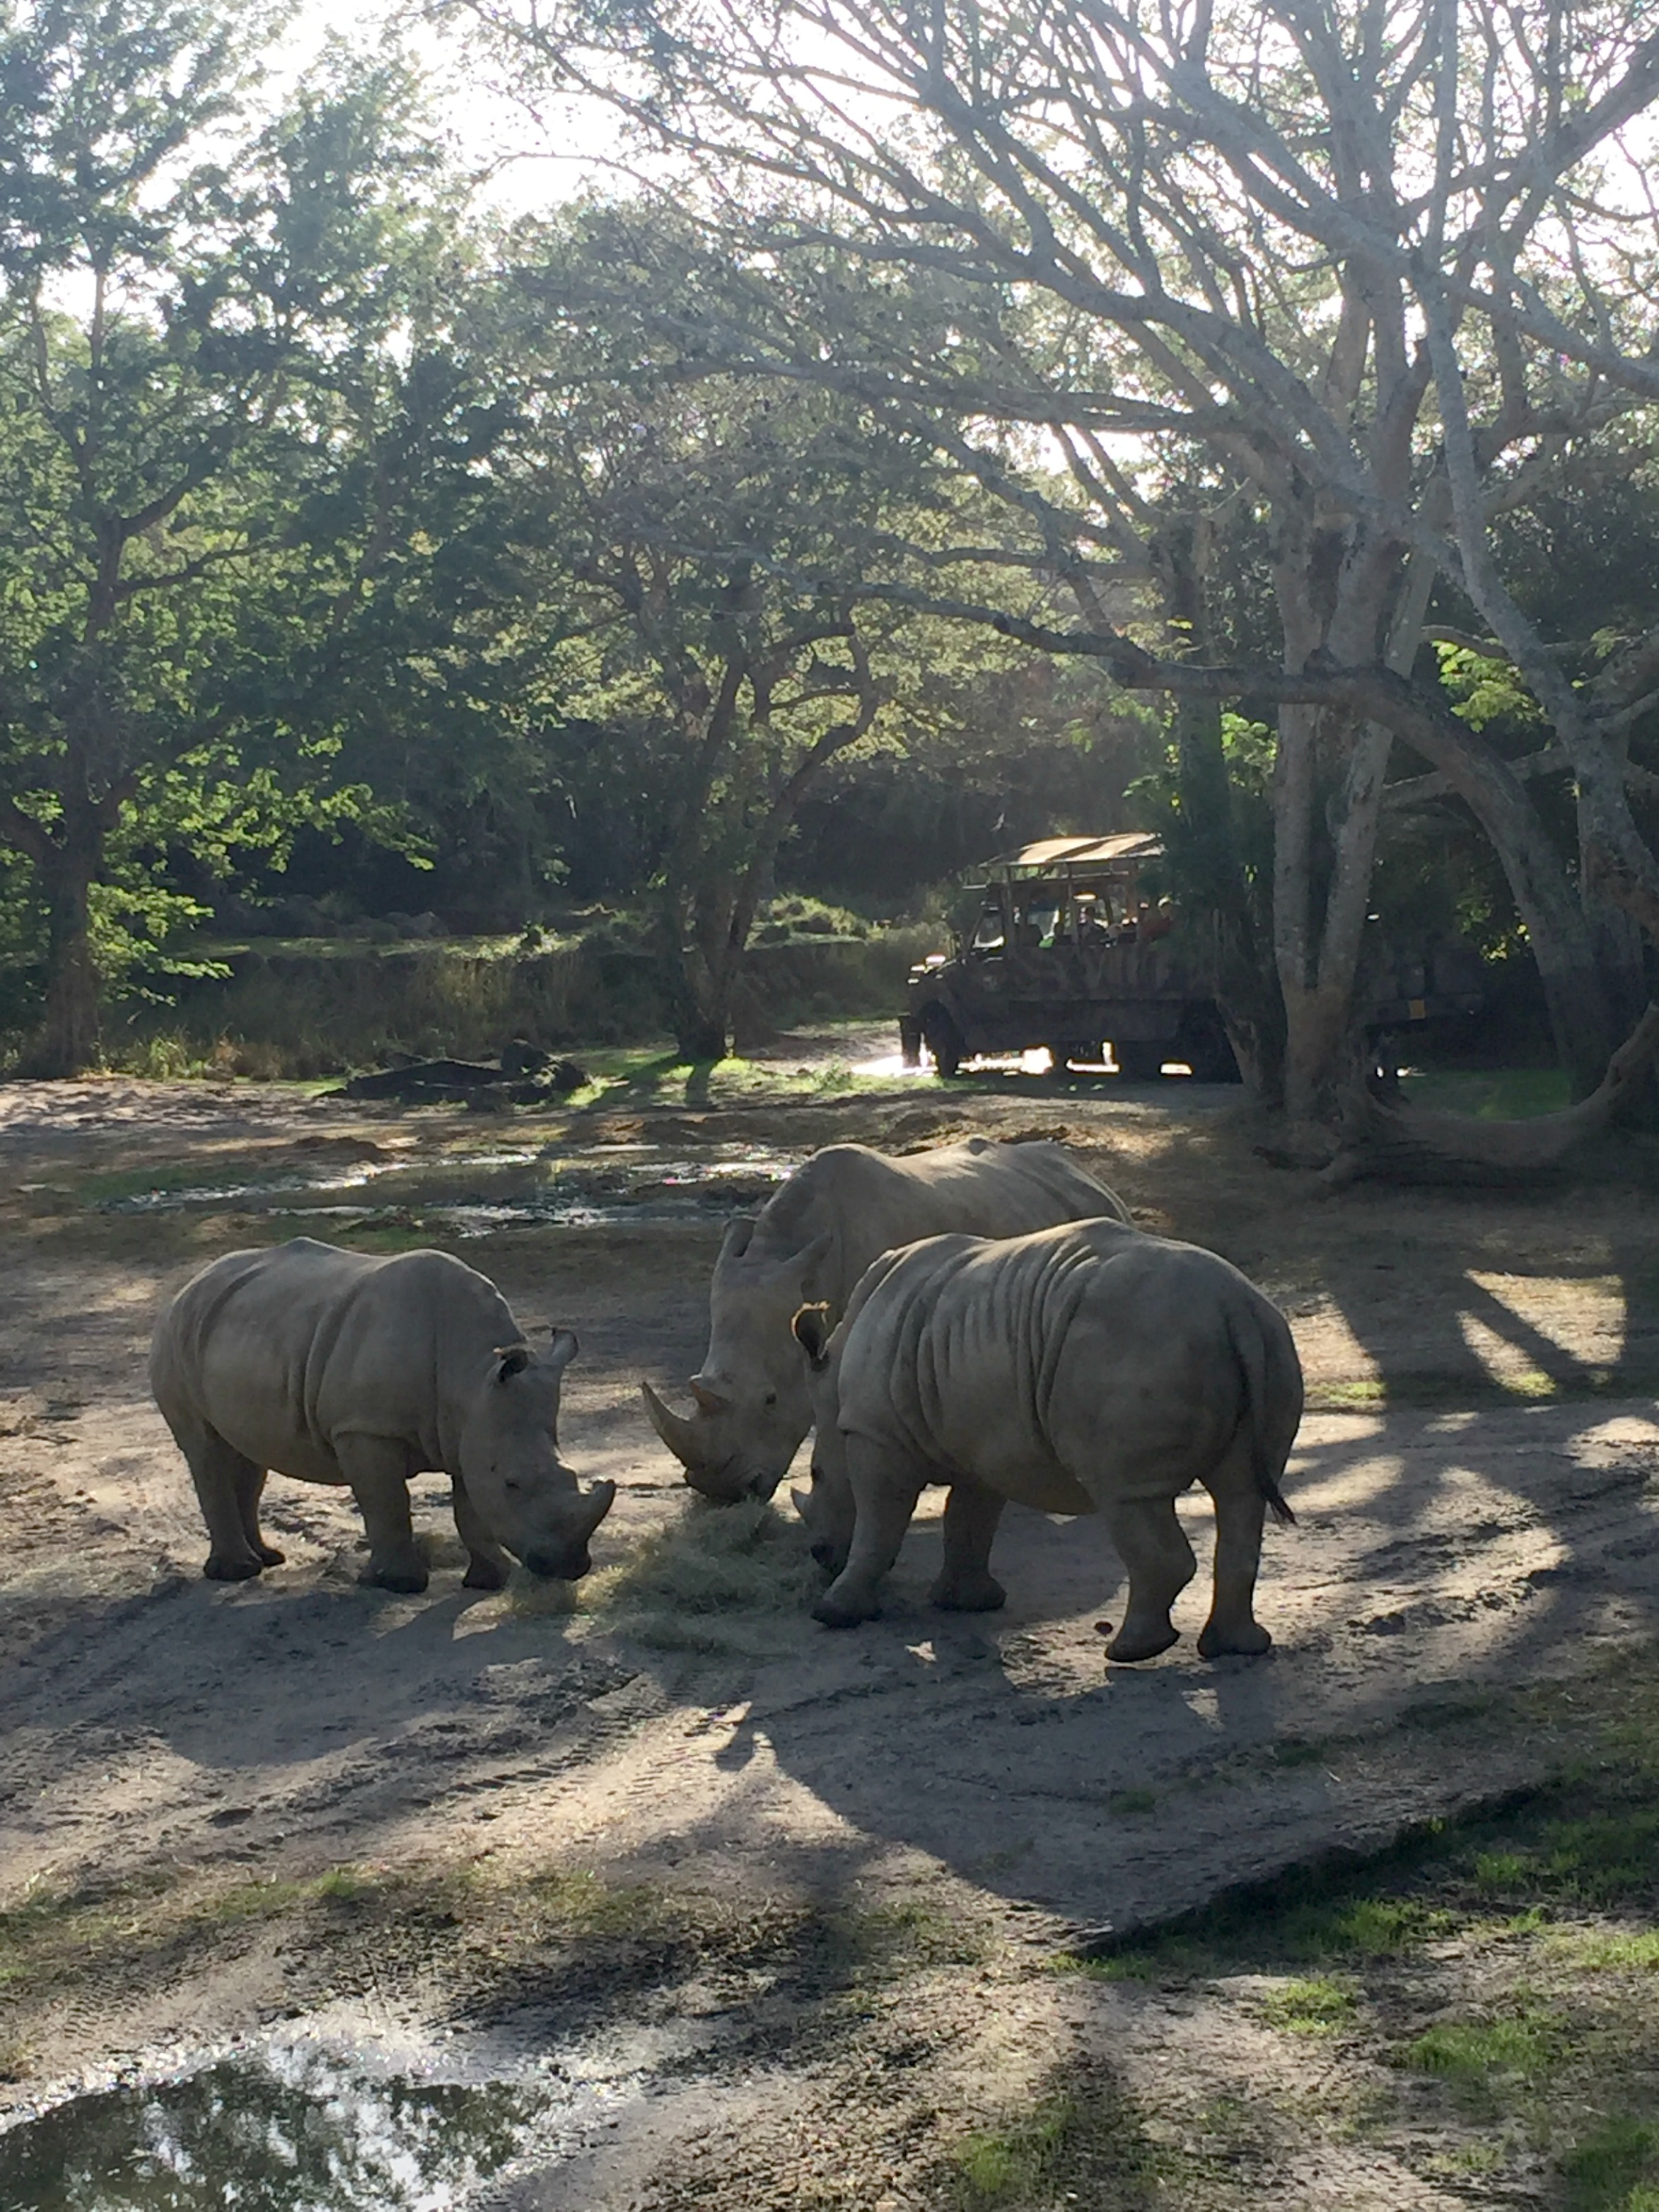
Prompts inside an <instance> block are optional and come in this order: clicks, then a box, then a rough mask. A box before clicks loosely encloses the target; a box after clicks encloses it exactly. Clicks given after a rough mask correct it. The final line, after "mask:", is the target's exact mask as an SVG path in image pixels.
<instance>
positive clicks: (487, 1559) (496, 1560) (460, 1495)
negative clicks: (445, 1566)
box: [450, 1482, 513, 1590]
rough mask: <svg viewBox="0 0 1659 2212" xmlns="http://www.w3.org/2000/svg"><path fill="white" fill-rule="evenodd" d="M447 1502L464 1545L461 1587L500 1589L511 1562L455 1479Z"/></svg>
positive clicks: (505, 1583) (504, 1582) (462, 1485)
mask: <svg viewBox="0 0 1659 2212" xmlns="http://www.w3.org/2000/svg"><path fill="white" fill-rule="evenodd" d="M450 1503H451V1504H452V1505H453V1507H454V1509H455V1526H456V1528H457V1529H458V1530H459V1532H460V1539H461V1541H462V1543H464V1544H465V1546H466V1550H467V1561H466V1572H465V1574H464V1575H463V1576H462V1577H461V1587H462V1589H490V1590H494V1589H505V1588H506V1585H507V1576H508V1575H509V1574H510V1573H511V1571H512V1567H513V1563H512V1561H511V1560H510V1559H508V1558H507V1553H505V1552H504V1551H502V1549H501V1546H500V1545H499V1544H498V1543H496V1542H495V1540H494V1539H493V1538H492V1537H491V1535H490V1534H489V1529H488V1528H485V1527H484V1524H483V1522H482V1521H481V1520H480V1519H479V1518H478V1510H477V1506H475V1505H474V1504H473V1503H472V1500H471V1498H470V1497H469V1496H468V1495H467V1492H466V1488H465V1485H464V1484H462V1483H459V1482H457V1483H456V1484H455V1485H454V1486H453V1490H452V1492H451V1493H450Z"/></svg>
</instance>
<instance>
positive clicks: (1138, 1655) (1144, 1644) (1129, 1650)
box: [1106, 1621, 1181, 1665]
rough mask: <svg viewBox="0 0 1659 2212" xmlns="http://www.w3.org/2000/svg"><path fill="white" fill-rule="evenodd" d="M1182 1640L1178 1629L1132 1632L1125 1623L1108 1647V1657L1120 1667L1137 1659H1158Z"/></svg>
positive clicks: (1149, 1629) (1153, 1629)
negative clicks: (1159, 1654) (1159, 1655)
mask: <svg viewBox="0 0 1659 2212" xmlns="http://www.w3.org/2000/svg"><path fill="white" fill-rule="evenodd" d="M1180 1640H1181V1631H1180V1630H1179V1629H1178V1628H1170V1627H1168V1626H1164V1627H1162V1628H1146V1629H1136V1630H1134V1631H1133V1632H1132V1631H1131V1629H1130V1626H1129V1624H1128V1622H1127V1621H1125V1623H1124V1624H1123V1626H1122V1628H1121V1630H1120V1631H1119V1632H1118V1633H1117V1634H1116V1635H1115V1637H1114V1638H1112V1640H1111V1642H1110V1643H1109V1644H1108V1645H1107V1646H1106V1656H1107V1657H1108V1658H1109V1659H1115V1660H1116V1661H1117V1662H1118V1663H1119V1664H1120V1665H1123V1664H1124V1663H1126V1662H1133V1661H1134V1660H1136V1659H1156V1658H1157V1656H1158V1653H1159V1652H1160V1651H1167V1650H1169V1648H1170V1645H1171V1644H1177V1643H1179V1642H1180Z"/></svg>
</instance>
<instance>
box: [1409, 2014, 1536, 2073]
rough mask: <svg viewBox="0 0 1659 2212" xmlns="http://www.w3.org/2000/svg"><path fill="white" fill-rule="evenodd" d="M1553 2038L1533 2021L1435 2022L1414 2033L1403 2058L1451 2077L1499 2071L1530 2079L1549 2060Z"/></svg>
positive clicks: (1424, 2071) (1418, 2067) (1420, 2069)
mask: <svg viewBox="0 0 1659 2212" xmlns="http://www.w3.org/2000/svg"><path fill="white" fill-rule="evenodd" d="M1551 2040H1552V2039H1551V2037H1550V2034H1549V2033H1548V2030H1547V2027H1546V2026H1545V2024H1543V2023H1541V2022H1540V2021H1535V2020H1528V2019H1524V2018H1518V2019H1514V2020H1486V2021H1437V2022H1436V2024H1435V2025H1434V2027H1430V2028H1425V2030H1424V2032H1423V2033H1422V2034H1421V2035H1419V2036H1414V2037H1413V2039H1412V2040H1411V2041H1410V2042H1409V2043H1408V2044H1407V2045H1406V2047H1405V2049H1404V2051H1402V2052H1401V2063H1402V2064H1404V2065H1407V2066H1410V2067H1414V2068H1415V2069H1417V2070H1418V2071H1419V2073H1423V2074H1438V2075H1442V2076H1443V2078H1444V2079H1446V2080H1448V2081H1466V2082H1467V2081H1477V2082H1481V2083H1484V2082H1486V2081H1487V2080H1488V2079H1489V2077H1490V2076H1491V2075H1493V2074H1499V2073H1501V2074H1514V2075H1522V2077H1524V2078H1528V2079H1529V2078H1530V2077H1531V2076H1532V2075H1536V2074H1540V2073H1541V2072H1542V2071H1543V2069H1544V2068H1545V2067H1546V2066H1547V2064H1548V2063H1549V2058H1550V2051H1551Z"/></svg>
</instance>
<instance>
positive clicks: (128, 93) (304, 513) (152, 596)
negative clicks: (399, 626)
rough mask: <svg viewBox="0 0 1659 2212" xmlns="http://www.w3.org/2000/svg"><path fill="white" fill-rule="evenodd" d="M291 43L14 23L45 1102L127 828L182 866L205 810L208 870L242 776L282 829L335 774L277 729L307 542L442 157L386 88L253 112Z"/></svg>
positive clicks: (258, 34)
mask: <svg viewBox="0 0 1659 2212" xmlns="http://www.w3.org/2000/svg"><path fill="white" fill-rule="evenodd" d="M276 20H277V19H276V15H274V14H273V13H272V12H270V10H267V9H258V8H255V9H245V8H242V7H240V6H232V5H229V4H223V0H33V4H28V0H11V4H7V5H4V6H3V7H0V174H3V177H4V191H3V195H0V496H3V500H4V516H3V527H0V840H3V842H6V843H7V844H8V845H9V846H10V847H11V848H13V849H14V850H15V851H16V852H19V853H21V854H23V855H25V856H26V857H27V860H29V862H31V863H32V864H33V869H34V871H35V873H36V876H37V878H38V880H39V883H40V889H41V891H42V893H43V896H44V898H45V901H46V906H47V909H48V913H49V945H48V957H47V986H46V1020H45V1027H44V1032H43V1035H42V1036H41V1038H40V1043H39V1047H38V1050H37V1054H36V1060H37V1065H38V1066H40V1069H41V1071H42V1072H44V1073H53V1074H64V1073H72V1072H74V1071H76V1069H79V1068H82V1067H84V1066H87V1065H88V1063H89V1062H90V1061H91V1060H94V1057H95V1055H96V1053H97V1048H98V995H99V985H100V975H99V960H98V955H97V951H96V947H95V945H94V937H93V929H92V921H93V907H94V887H95V886H97V885H98V884H100V882H101V881H103V880H104V878H105V876H106V871H107V866H108V859H109V853H110V847H111V840H112V836H114V835H115V834H116V832H117V831H118V829H119V828H120V827H121V826H122V824H123V823H125V822H129V821H130V820H131V813H132V811H133V810H135V809H137V808H145V809H152V810H154V809H160V811H161V813H162V814H163V815H164V816H166V817H167V818H168V820H169V822H170V824H171V826H172V827H173V830H174V831H175V833H177V834H180V835H185V836H187V835H188V832H189V826H190V823H191V819H192V810H191V805H190V804H188V803H186V799H187V795H188V793H190V792H191V791H193V792H194V793H195V794H196V799H197V802H198V804H197V807H196V815H197V817H199V818H200V819H202V820H203V821H204V822H205V823H209V824H210V826H211V835H212V836H213V837H215V838H222V836H224V834H225V833H226V829H227V824H228V821H229V819H230V816H231V813H232V812H233V811H234V810H232V809H230V808H229V807H228V802H227V794H228V793H234V792H236V791H238V790H243V789H246V787H247V786H248V784H249V783H250V782H251V781H258V778H257V777H256V775H255V771H256V769H260V768H264V769H266V770H268V771H269V770H274V769H279V768H280V769H281V770H282V771H283V773H282V775H279V776H277V778H276V781H274V782H272V781H267V782H266V786H265V798H266V799H267V800H269V799H270V796H271V794H272V793H274V792H275V791H276V789H277V788H278V787H280V786H281V785H282V783H283V781H286V783H287V786H288V787H289V789H290V790H295V789H297V788H298V787H301V786H302V785H304V784H305V783H307V781H309V782H311V783H313V784H314V783H315V782H316V781H317V780H318V776H319V772H320V769H321V766H322V763H320V762H319V760H318V758H317V757H315V753H314V744H315V740H316V739H317V738H318V735H319V732H318V730H317V729H316V727H315V726H313V727H311V728H310V729H309V730H306V729H302V728H301V726H300V725H299V724H298V723H297V722H296V721H295V720H293V719H292V718H291V717H290V716H289V715H287V714H284V711H283V702H284V701H285V700H288V699H289V698H290V695H291V686H290V683H289V665H290V664H291V662H292V661H293V659H295V656H296V654H298V653H301V651H302V649H303V646H304V643H305V641H306V640H307V638H308V637H309V636H310V635H312V634H313V631H314V630H315V629H316V628H317V626H318V625H319V624H322V625H324V626H326V625H327V623H329V622H330V620H331V618H332V617H333V615H334V614H335V612H336V611H337V604H338V599H337V593H336V594H335V595H334V598H333V600H332V603H331V596H330V593H329V592H319V590H318V588H317V585H318V578H317V575H316V574H315V573H314V570H313V561H312V557H311V549H310V548H309V546H308V544H307V534H308V532H309V530H310V528H311V526H312V524H313V522H314V521H315V520H316V519H317V518H316V513H315V511H314V510H315V505H316V502H317V501H318V498H319V494H320V492H321V490H322V489H323V487H324V485H325V483H327V482H328V481H329V480H331V478H332V477H333V476H334V475H335V474H337V470H338V466H339V464H340V460H341V457H342V455H343V453H344V452H346V451H347V450H348V449H349V446H350V442H351V440H352V437H353V435H354V424H353V421H352V410H351V392H352V389H353V386H354V370H355V368H356V366H357V365H359V364H360V363H361V362H362V358H363V357H364V356H366V355H368V354H372V353H373V352H374V350H375V349H376V348H377V347H378V348H384V347H385V346H386V344H387V343H389V342H390V341H391V340H392V338H393V337H395V335H396V334H397V333H398V331H399V330H400V328H401V326H402V325H404V323H405V321H406V319H407V318H408V316H409V314H410V303H411V292H412V290H414V289H418V285H419V283H420V281H421V280H422V277H423V276H428V277H429V270H428V267H427V264H428V258H429V247H430V244H431V240H430V238H429V236H428V228H429V225H428V220H427V215H426V210H427V207H428V203H429V201H430V197H431V194H430V187H429V177H430V173H431V169H432V161H433V157H432V155H431V152H430V149H429V147H428V143H426V141H425V139H424V137H423V136H422V133H421V132H420V131H419V130H418V129H417V127H416V117H415V112H414V104H415V96H414V88H413V86H412V83H411V82H410V78H409V76H408V75H407V73H406V72H405V71H404V70H401V69H400V68H399V67H398V65H397V64H396V63H395V62H393V63H391V64H381V63H375V64H365V65H362V66H358V65H356V64H352V63H351V62H349V60H348V59H346V58H343V57H339V58H336V59H335V60H334V61H333V62H332V63H331V65H330V66H329V67H328V68H327V69H326V70H325V72H324V73H323V76H322V79H321V81H320V82H318V83H317V84H315V85H313V86H312V87H309V88H302V89H301V91H300V93H299V94H297V95H296V96H295V99H294V100H292V101H291V102H290V103H289V106H287V107H286V109H285V110H284V111H283V112H281V113H279V114H276V115H275V116H274V117H273V116H272V115H271V114H270V109H269V106H268V105H267V106H264V107H263V108H262V106H261V105H260V100H259V78H258V57H259V54H260V52H261V51H262V48H263V47H264V45H265V44H266V43H267V42H268V41H269V40H270V37H271V35H272V33H273V30H274V27H275V24H276ZM307 738H309V739H310V740H312V741H313V757H312V758H311V759H310V760H309V762H307V760H306V759H305V758H304V757H303V755H304V750H305V744H304V741H305V740H306V739H307ZM245 826H252V825H251V824H250V823H245Z"/></svg>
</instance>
